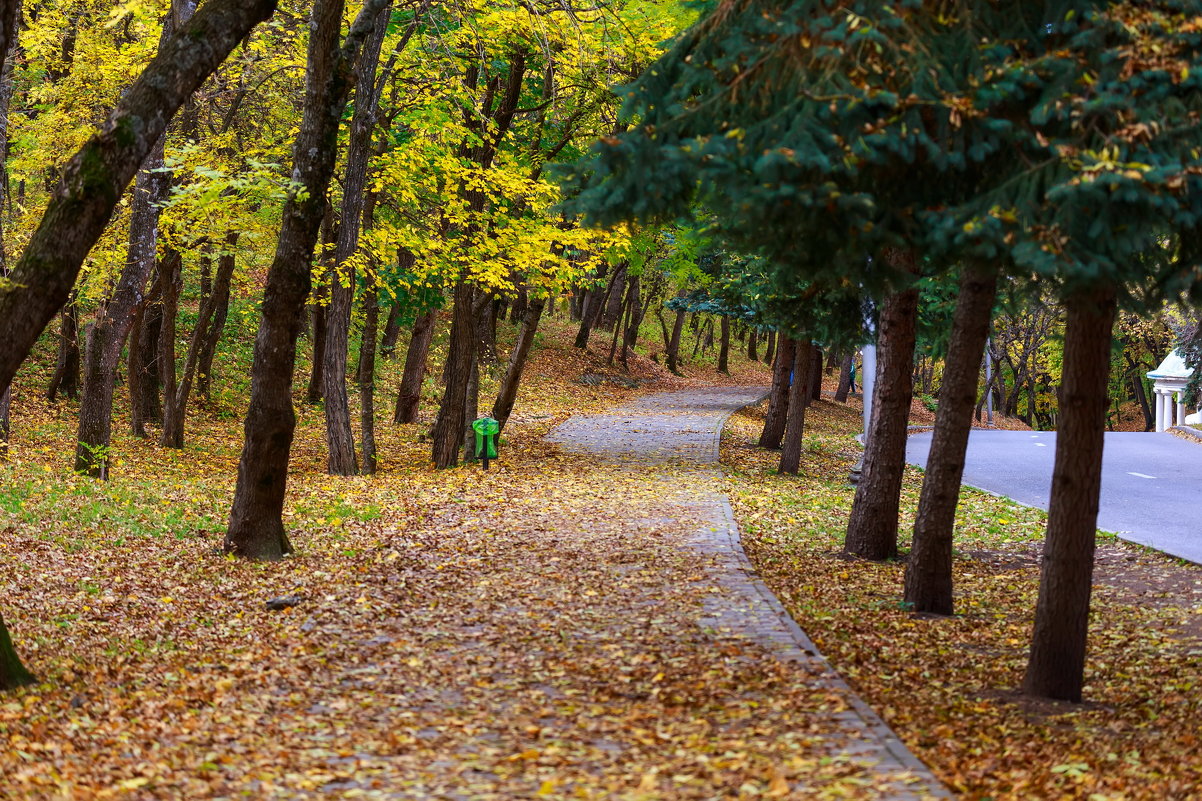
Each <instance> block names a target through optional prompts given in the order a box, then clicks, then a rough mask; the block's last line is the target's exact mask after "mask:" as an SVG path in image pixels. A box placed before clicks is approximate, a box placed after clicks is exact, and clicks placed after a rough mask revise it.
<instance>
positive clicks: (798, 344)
mask: <svg viewBox="0 0 1202 801" xmlns="http://www.w3.org/2000/svg"><path fill="white" fill-rule="evenodd" d="M813 362H814V349H813V348H811V347H810V344H809V343H808V342H807V341H806V338H805V337H802V338H801V339H799V340H796V341H795V342H794V346H793V364H792V365H791V367H792V370H793V385H792V386H791V387H789V402H788V413H787V414H786V418H787V421H786V423H787V424H786V426H785V435H784V440H783V442H782V443H781V449H780V472H782V473H789V474H790V475H797V470H798V469H799V468H800V467H801V438H802V434H804V433H805V420H806V394H807V393H808V391H809V382H808V381H804V380H801V377H802V376H806V375H809V374H810V371H811V369H812V365H813ZM819 366H821V363H819Z"/></svg>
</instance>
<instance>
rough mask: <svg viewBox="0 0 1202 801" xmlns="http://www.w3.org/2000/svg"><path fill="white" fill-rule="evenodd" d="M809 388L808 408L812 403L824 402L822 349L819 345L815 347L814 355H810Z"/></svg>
mask: <svg viewBox="0 0 1202 801" xmlns="http://www.w3.org/2000/svg"><path fill="white" fill-rule="evenodd" d="M809 388H810V391H809V394H808V396H807V397H806V406H809V405H810V402H811V401H816V400H822V348H820V347H818V346H817V345H814V346H813V353H812V354H811V355H810V372H809Z"/></svg>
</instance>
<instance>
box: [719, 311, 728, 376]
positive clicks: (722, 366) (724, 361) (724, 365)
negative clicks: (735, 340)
mask: <svg viewBox="0 0 1202 801" xmlns="http://www.w3.org/2000/svg"><path fill="white" fill-rule="evenodd" d="M718 372H719V373H727V374H728V375H729V374H730V318H729V317H727V316H726V315H725V314H724V315H722V336H721V340H720V344H719V346H718Z"/></svg>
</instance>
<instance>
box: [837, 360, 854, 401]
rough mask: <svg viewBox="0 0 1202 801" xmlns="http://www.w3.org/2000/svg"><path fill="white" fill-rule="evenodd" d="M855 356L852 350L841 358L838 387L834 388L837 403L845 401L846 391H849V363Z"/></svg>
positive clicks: (850, 363)
mask: <svg viewBox="0 0 1202 801" xmlns="http://www.w3.org/2000/svg"><path fill="white" fill-rule="evenodd" d="M855 358H856V354H855V352H854V351H853V352H852V353H850V354H848V355H847V356H846V357H845V358H844V359H843V364H842V365H841V366H840V367H839V387H838V389H836V390H835V400H836V401H837V402H838V403H847V393H848V392H850V391H851V365H852V360H853V359H855Z"/></svg>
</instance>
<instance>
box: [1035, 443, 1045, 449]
mask: <svg viewBox="0 0 1202 801" xmlns="http://www.w3.org/2000/svg"><path fill="white" fill-rule="evenodd" d="M1033 444H1034V445H1035V447H1036V448H1046V447H1047V444H1046V443H1043V442H1035V443H1033Z"/></svg>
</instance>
